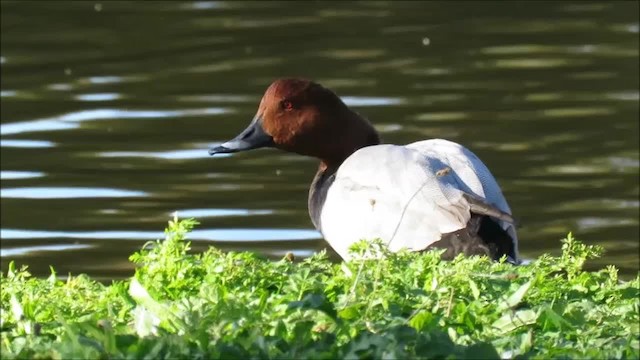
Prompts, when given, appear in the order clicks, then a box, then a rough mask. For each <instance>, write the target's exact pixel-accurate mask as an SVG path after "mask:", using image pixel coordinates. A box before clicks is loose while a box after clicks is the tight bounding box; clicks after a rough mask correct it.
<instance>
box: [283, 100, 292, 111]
mask: <svg viewBox="0 0 640 360" xmlns="http://www.w3.org/2000/svg"><path fill="white" fill-rule="evenodd" d="M282 108H283V109H284V110H285V111H290V110H293V103H292V102H291V101H289V100H284V101H283V102H282Z"/></svg>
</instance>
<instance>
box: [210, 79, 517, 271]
mask: <svg viewBox="0 0 640 360" xmlns="http://www.w3.org/2000/svg"><path fill="white" fill-rule="evenodd" d="M263 147H274V148H278V149H281V150H284V151H288V152H294V153H298V154H301V155H306V156H313V157H316V158H318V159H320V166H319V167H318V171H317V173H316V175H315V178H314V179H313V182H312V183H311V188H310V190H309V202H308V206H309V214H310V216H311V221H312V222H313V224H314V225H315V227H316V229H318V230H319V231H320V232H321V233H322V235H323V237H324V238H325V240H326V241H327V242H328V243H329V244H330V245H331V247H332V248H333V249H334V250H335V251H336V252H337V253H338V254H339V255H340V256H341V257H342V258H343V259H344V260H349V259H350V253H349V251H348V249H349V246H350V245H351V244H353V243H355V242H357V241H358V240H360V239H376V238H380V239H382V240H383V241H384V242H385V243H386V244H387V245H388V247H389V249H390V250H391V251H398V250H400V249H402V248H407V249H409V250H412V251H420V250H425V249H429V248H442V249H446V251H445V253H444V254H443V257H444V258H446V259H450V258H452V257H454V256H456V255H457V254H459V253H464V254H466V255H475V254H478V255H488V256H489V257H491V258H492V259H495V260H497V259H499V258H501V257H502V256H505V255H506V256H507V259H508V261H510V262H513V263H517V262H518V238H517V235H516V229H515V225H514V220H513V218H512V216H511V209H510V208H509V205H508V204H507V201H506V200H505V198H504V196H503V195H502V191H501V190H500V187H499V186H498V183H497V182H496V180H495V179H494V177H493V175H491V172H490V171H489V169H487V167H486V166H485V165H484V163H482V161H481V160H480V159H479V158H478V157H477V156H476V155H475V154H473V153H472V152H471V151H470V150H468V149H467V148H465V147H464V146H462V145H459V144H457V143H455V142H451V141H447V140H442V139H431V140H423V141H418V142H415V143H412V144H409V145H387V144H381V142H380V137H379V136H378V133H377V132H376V130H375V129H374V128H373V126H372V125H371V123H369V121H367V120H366V119H364V118H363V117H362V116H360V115H359V114H357V113H356V112H355V111H353V110H351V109H349V107H347V106H346V105H345V104H344V102H342V100H341V99H340V98H339V97H338V96H337V95H336V94H335V93H334V92H333V91H331V90H329V89H327V88H325V87H323V86H322V85H320V84H318V83H315V82H312V81H309V80H305V79H279V80H276V81H275V82H273V83H272V84H271V85H270V86H269V87H268V88H267V90H266V92H265V94H264V96H263V97H262V100H261V101H260V105H259V107H258V111H257V113H256V115H255V117H254V118H253V120H252V121H251V123H250V124H249V126H248V127H247V128H246V129H245V130H244V131H242V132H241V133H240V134H239V135H238V136H237V137H235V138H234V139H233V140H230V141H228V142H225V143H223V144H222V145H220V146H217V147H213V148H211V149H210V150H209V153H210V154H211V155H214V154H218V153H234V152H238V151H244V150H251V149H257V148H263Z"/></svg>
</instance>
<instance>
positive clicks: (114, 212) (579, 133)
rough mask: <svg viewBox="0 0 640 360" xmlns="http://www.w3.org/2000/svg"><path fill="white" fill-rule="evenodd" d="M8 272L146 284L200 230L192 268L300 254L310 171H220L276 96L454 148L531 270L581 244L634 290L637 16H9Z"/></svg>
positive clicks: (167, 6)
mask: <svg viewBox="0 0 640 360" xmlns="http://www.w3.org/2000/svg"><path fill="white" fill-rule="evenodd" d="M1 6H2V8H1V15H0V16H1V20H2V22H1V31H2V38H1V45H2V47H1V51H0V62H1V71H2V73H1V76H2V77H1V94H0V95H1V107H0V114H1V120H2V124H1V128H0V135H1V159H2V171H1V172H0V176H1V182H2V194H1V196H2V209H1V219H2V227H1V234H0V236H1V238H2V251H1V263H2V269H3V271H4V270H6V266H7V264H8V261H9V260H17V261H18V262H19V263H21V264H28V265H29V266H30V267H31V269H32V271H33V272H34V273H36V274H39V275H42V274H46V273H48V271H49V270H48V266H49V265H54V266H55V268H56V269H57V270H58V271H59V272H61V273H67V272H69V271H70V272H73V273H80V272H86V273H89V274H91V275H94V276H97V277H100V278H113V277H120V276H127V275H129V274H130V273H131V269H132V267H131V265H130V264H129V262H128V256H129V254H131V253H132V252H133V251H135V250H136V249H138V248H139V247H140V246H141V245H142V244H143V243H144V242H145V241H147V240H152V239H155V238H159V237H161V236H162V229H163V227H164V226H165V224H166V221H167V220H168V219H169V217H170V214H171V213H172V212H174V211H176V210H178V211H179V214H180V216H181V217H195V218H197V219H198V220H199V221H200V222H201V225H200V226H199V227H198V228H197V231H195V232H194V233H193V234H192V236H191V239H192V240H193V241H194V244H195V247H196V248H197V249H204V248H206V246H208V245H216V246H219V247H221V248H223V249H241V250H255V251H258V252H261V253H263V254H265V255H267V256H271V257H279V256H282V255H283V254H284V253H286V252H287V251H293V252H294V254H297V255H299V256H306V255H308V254H311V253H312V252H314V251H317V250H320V249H322V248H324V247H325V244H324V243H323V241H322V240H321V239H320V237H319V234H318V233H317V232H316V231H315V230H313V227H312V225H311V222H310V220H309V219H308V215H307V209H306V198H307V189H308V186H309V183H310V182H311V179H312V177H313V174H314V172H315V168H316V166H317V161H316V160H314V159H310V158H304V157H300V156H297V155H293V154H286V153H283V152H279V151H277V150H258V151H253V152H247V153H240V154H234V155H232V156H221V157H216V158H210V157H209V156H208V154H207V149H208V147H209V146H210V145H212V144H216V143H220V142H222V141H225V140H227V139H229V138H231V137H233V136H234V135H235V134H236V133H238V132H239V131H240V130H242V129H243V128H244V127H245V125H246V124H247V123H248V122H249V120H250V119H251V117H252V116H253V114H254V113H255V110H256V107H257V103H258V101H259V99H260V97H261V94H262V93H263V91H264V89H265V88H266V86H267V85H268V84H269V83H270V82H271V81H272V80H273V79H275V78H277V77H281V76H304V77H308V78H312V79H315V80H317V81H319V82H321V83H322V84H324V85H325V86H327V87H330V88H332V89H333V90H335V91H336V92H337V93H338V94H339V95H340V96H341V97H342V98H343V99H344V100H345V102H346V103H347V104H349V105H351V106H353V107H354V108H355V109H356V110H357V111H359V112H360V113H362V114H364V115H365V116H367V117H368V118H369V119H370V120H371V121H372V122H373V123H374V125H375V126H376V128H377V129H378V130H379V131H380V132H381V134H382V137H383V140H384V141H385V142H390V143H408V142H412V141H415V140H420V139H425V138H432V137H441V138H447V139H451V140H454V141H457V142H460V143H462V144H465V145H466V146H468V147H469V148H471V149H472V150H473V151H475V152H476V153H477V154H478V155H479V156H480V157H481V158H482V159H483V160H484V161H485V163H486V164H487V165H488V166H489V167H490V168H491V169H492V171H493V173H494V175H495V176H496V178H497V179H498V181H499V182H500V184H501V186H502V188H503V191H504V193H505V195H506V197H507V199H508V201H509V202H510V204H511V207H512V208H513V210H514V212H515V215H516V216H517V217H518V218H519V219H520V220H521V222H522V227H521V229H520V230H519V234H520V238H521V245H520V248H521V252H522V254H523V256H524V257H526V258H534V257H536V256H538V255H539V254H541V253H543V252H552V253H558V252H559V247H560V244H559V239H560V238H562V237H563V236H564V235H566V233H567V232H569V231H573V232H574V234H575V235H576V236H577V237H578V238H579V239H582V240H584V241H585V242H587V243H590V244H601V245H603V246H604V247H605V248H606V250H607V253H606V256H605V257H604V258H603V259H601V260H600V261H599V263H598V264H595V265H603V264H605V263H613V264H615V265H617V266H619V267H620V268H621V269H622V271H623V272H625V273H626V274H634V273H635V272H636V271H638V268H639V265H638V245H639V237H640V235H639V231H638V229H639V227H638V217H639V213H638V212H639V201H638V194H639V185H638V184H639V183H638V181H639V177H638V174H639V166H640V162H639V156H638V147H639V135H638V132H639V128H638V122H639V121H638V101H639V91H638V89H639V85H638V75H639V74H638V28H639V24H638V22H639V21H638V3H637V2H633V1H628V2H614V1H602V2H537V1H532V2H496V3H493V2H460V1H454V2H418V1H411V2H372V1H371V2H370V1H366V2H359V3H348V2H346V3H343V2H296V3H280V2H271V1H269V2H267V1H264V2H262V1H261V2H235V1H234V2H201V1H197V2H111V1H105V2H103V3H98V2H48V1H47V2H32V1H29V2H25V1H16V2H10V1H2V3H1Z"/></svg>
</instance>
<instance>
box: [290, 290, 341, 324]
mask: <svg viewBox="0 0 640 360" xmlns="http://www.w3.org/2000/svg"><path fill="white" fill-rule="evenodd" d="M289 308H290V309H314V310H319V311H322V312H323V313H325V314H327V315H329V317H331V318H332V319H334V320H337V319H338V313H337V312H336V309H335V308H334V307H333V303H331V302H329V301H327V298H326V297H325V296H324V294H309V295H307V296H305V297H304V298H303V299H302V300H301V301H293V302H291V303H289Z"/></svg>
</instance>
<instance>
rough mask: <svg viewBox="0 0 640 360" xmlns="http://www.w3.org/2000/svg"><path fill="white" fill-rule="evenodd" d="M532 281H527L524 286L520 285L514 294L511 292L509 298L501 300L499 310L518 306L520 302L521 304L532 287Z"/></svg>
mask: <svg viewBox="0 0 640 360" xmlns="http://www.w3.org/2000/svg"><path fill="white" fill-rule="evenodd" d="M531 283H532V280H529V281H527V282H526V283H524V284H523V285H522V286H520V287H519V288H518V289H517V290H516V291H515V292H514V293H513V294H511V296H509V298H507V299H506V300H504V301H502V302H500V304H499V305H498V309H497V311H503V310H506V309H512V308H514V307H516V306H517V305H518V304H520V302H521V301H522V299H523V298H524V296H525V294H526V293H527V291H529V288H530V287H531Z"/></svg>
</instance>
